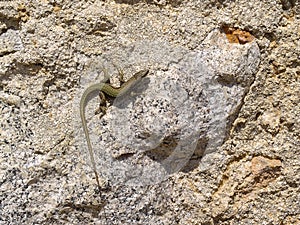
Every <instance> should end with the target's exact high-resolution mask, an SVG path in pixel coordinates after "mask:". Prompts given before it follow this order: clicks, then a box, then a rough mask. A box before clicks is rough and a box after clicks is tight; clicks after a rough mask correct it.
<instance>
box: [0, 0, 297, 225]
mask: <svg viewBox="0 0 300 225" xmlns="http://www.w3.org/2000/svg"><path fill="white" fill-rule="evenodd" d="M0 7H1V8H0V32H1V33H0V104H1V105H0V107H1V108H0V110H1V128H0V129H1V130H0V155H1V157H0V160H1V162H0V224H93V223H95V224H299V223H300V207H299V205H300V194H299V193H300V147H299V146H300V117H299V115H300V104H299V103H300V81H299V80H300V63H299V62H300V38H299V36H300V21H299V20H300V16H299V15H300V5H299V1H297V0H296V1H295V0H289V1H288V0H287V1H280V0H276V1H275V0H272V1H265V0H264V1H257V0H256V1H255V0H247V1H246V0H245V1H244V0H242V1H226V0H225V1H208V0H204V1H183V0H182V1H181V0H176V1H173V0H169V1H156V0H154V1H139V0H131V1H124V0H115V1H111V0H108V1H105V2H103V1H22V3H19V2H17V1H0ZM222 27H234V28H239V29H241V30H246V31H249V32H250V33H251V34H252V35H253V36H255V37H256V42H257V44H258V46H259V48H260V53H261V57H260V60H261V62H260V65H259V69H258V72H257V73H256V74H255V79H254V82H250V83H249V84H250V89H249V92H247V93H246V95H245V97H244V98H243V104H242V105H241V106H240V107H238V112H237V113H236V114H235V116H234V117H233V120H234V121H233V124H232V126H230V129H229V130H228V132H227V133H228V134H227V139H226V142H225V143H223V144H222V146H220V147H218V148H216V149H215V150H214V151H213V153H210V154H207V155H206V156H205V157H204V158H205V160H206V162H207V163H201V160H200V163H198V164H196V166H193V167H191V168H189V169H186V170H183V171H181V172H176V173H175V174H173V175H172V176H171V177H170V178H168V179H167V180H165V181H164V182H162V183H159V184H153V185H150V186H146V187H145V186H144V187H130V186H123V185H111V184H110V183H109V182H106V183H105V182H103V186H102V187H101V190H100V192H99V190H98V187H97V185H96V181H95V179H94V174H93V172H92V169H91V168H90V165H89V163H88V161H87V160H86V157H85V154H84V150H83V149H82V148H79V147H78V144H77V141H76V138H75V137H76V135H77V130H78V124H77V125H76V122H75V123H74V110H73V109H74V99H76V98H78V96H77V95H78V90H79V89H80V85H82V84H84V83H85V82H84V80H87V81H89V82H90V81H91V80H89V79H93V78H94V77H93V74H90V73H87V72H86V71H87V68H89V66H88V65H89V62H90V61H94V59H98V58H102V56H104V55H105V54H107V52H113V51H112V50H113V49H124V48H126V47H128V46H129V47H130V46H133V43H136V42H138V41H141V40H144V39H147V40H152V41H153V42H154V41H161V40H163V41H165V42H167V43H169V45H170V46H176V48H177V47H178V48H184V49H187V50H188V51H193V52H197V51H198V52H199V51H200V50H201V48H202V47H201V44H202V43H203V40H204V39H205V37H207V35H208V34H209V33H210V32H211V31H212V30H214V29H216V28H222ZM121 55H122V54H120V55H118V54H116V55H112V56H116V58H115V60H116V61H115V62H116V64H117V66H118V65H125V67H124V68H122V69H124V72H125V75H126V78H129V76H130V74H132V72H135V71H136V70H138V69H141V68H142V67H143V65H147V62H144V63H145V64H139V65H137V64H134V62H132V61H128V60H127V62H128V64H126V63H123V62H125V61H126V59H124V60H125V61H124V60H122V59H120V58H118V57H120V56H121ZM166 57H168V56H167V55H166ZM174 57H175V56H174ZM176 57H177V56H176ZM109 59H111V57H109ZM175 62H176V61H175ZM175 62H174V64H176V63H175ZM224 63H226V62H224ZM149 66H150V70H151V71H152V76H153V77H154V76H157V75H159V72H160V73H161V74H164V73H165V74H167V75H168V73H169V77H170V78H172V76H171V74H172V73H171V72H170V71H172V68H173V67H172V65H164V66H161V67H159V66H158V65H155V64H152V65H149ZM128 74H129V75H128ZM96 75H97V74H96ZM96 75H95V77H96ZM116 75H117V74H116V70H114V73H113V76H114V77H116ZM150 75H151V74H150ZM87 76H88V77H87ZM151 79H153V78H151ZM113 82H114V80H113ZM90 105H92V104H90ZM92 111H93V109H92ZM89 119H90V118H89ZM93 119H96V117H93ZM103 119H104V118H103ZM75 121H76V120H75ZM104 125H105V124H104ZM82 136H83V134H82ZM107 144H108V145H109V143H107ZM79 146H80V145H79ZM202 160H204V159H203V158H202Z"/></svg>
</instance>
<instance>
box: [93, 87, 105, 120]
mask: <svg viewBox="0 0 300 225" xmlns="http://www.w3.org/2000/svg"><path fill="white" fill-rule="evenodd" d="M99 98H100V104H99V107H98V109H97V110H96V111H95V115H97V114H100V113H101V115H100V116H101V117H102V116H104V115H105V114H106V110H107V107H108V106H107V99H106V97H105V94H104V93H103V92H102V91H100V92H99Z"/></svg>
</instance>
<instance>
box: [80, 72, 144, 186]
mask: <svg viewBox="0 0 300 225" xmlns="http://www.w3.org/2000/svg"><path fill="white" fill-rule="evenodd" d="M148 72H149V70H142V71H139V72H137V73H135V74H134V75H133V76H132V77H131V78H130V79H129V80H128V81H127V82H125V83H123V84H122V85H121V86H120V87H119V88H114V87H112V86H111V85H110V84H108V83H105V82H100V83H96V84H92V85H91V86H89V87H88V88H87V89H86V90H85V91H84V92H83V94H82V97H81V100H80V117H81V122H82V126H83V130H84V134H85V138H86V142H87V146H88V150H89V154H90V157H91V161H92V166H93V170H94V172H95V176H96V181H97V184H98V186H99V188H100V183H99V179H98V173H97V169H96V163H95V158H94V154H93V149H92V144H91V140H90V135H89V132H88V128H87V122H86V119H85V106H86V104H87V99H88V96H89V95H90V94H91V93H92V92H94V91H97V90H98V91H100V93H102V94H103V93H105V94H107V95H109V96H110V97H113V98H116V97H118V96H122V95H124V94H126V93H127V92H128V91H129V90H130V89H131V88H132V87H133V86H134V85H135V84H136V83H137V82H138V81H140V80H141V79H142V77H144V76H146V75H147V74H148ZM101 101H103V99H102V100H101Z"/></svg>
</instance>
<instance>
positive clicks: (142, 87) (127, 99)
mask: <svg viewBox="0 0 300 225" xmlns="http://www.w3.org/2000/svg"><path fill="white" fill-rule="evenodd" d="M149 84H150V79H149V78H148V77H145V78H143V79H141V80H140V81H138V82H137V83H135V84H134V85H133V86H132V87H130V89H129V90H128V91H127V92H128V94H124V95H121V96H117V97H116V98H112V97H110V96H107V99H108V100H109V101H110V103H111V104H113V105H114V106H115V107H117V108H119V109H125V108H127V107H128V106H129V104H130V103H132V104H134V102H135V101H136V99H137V98H138V96H141V95H142V94H143V93H144V92H145V91H146V90H147V88H148V87H149Z"/></svg>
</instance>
